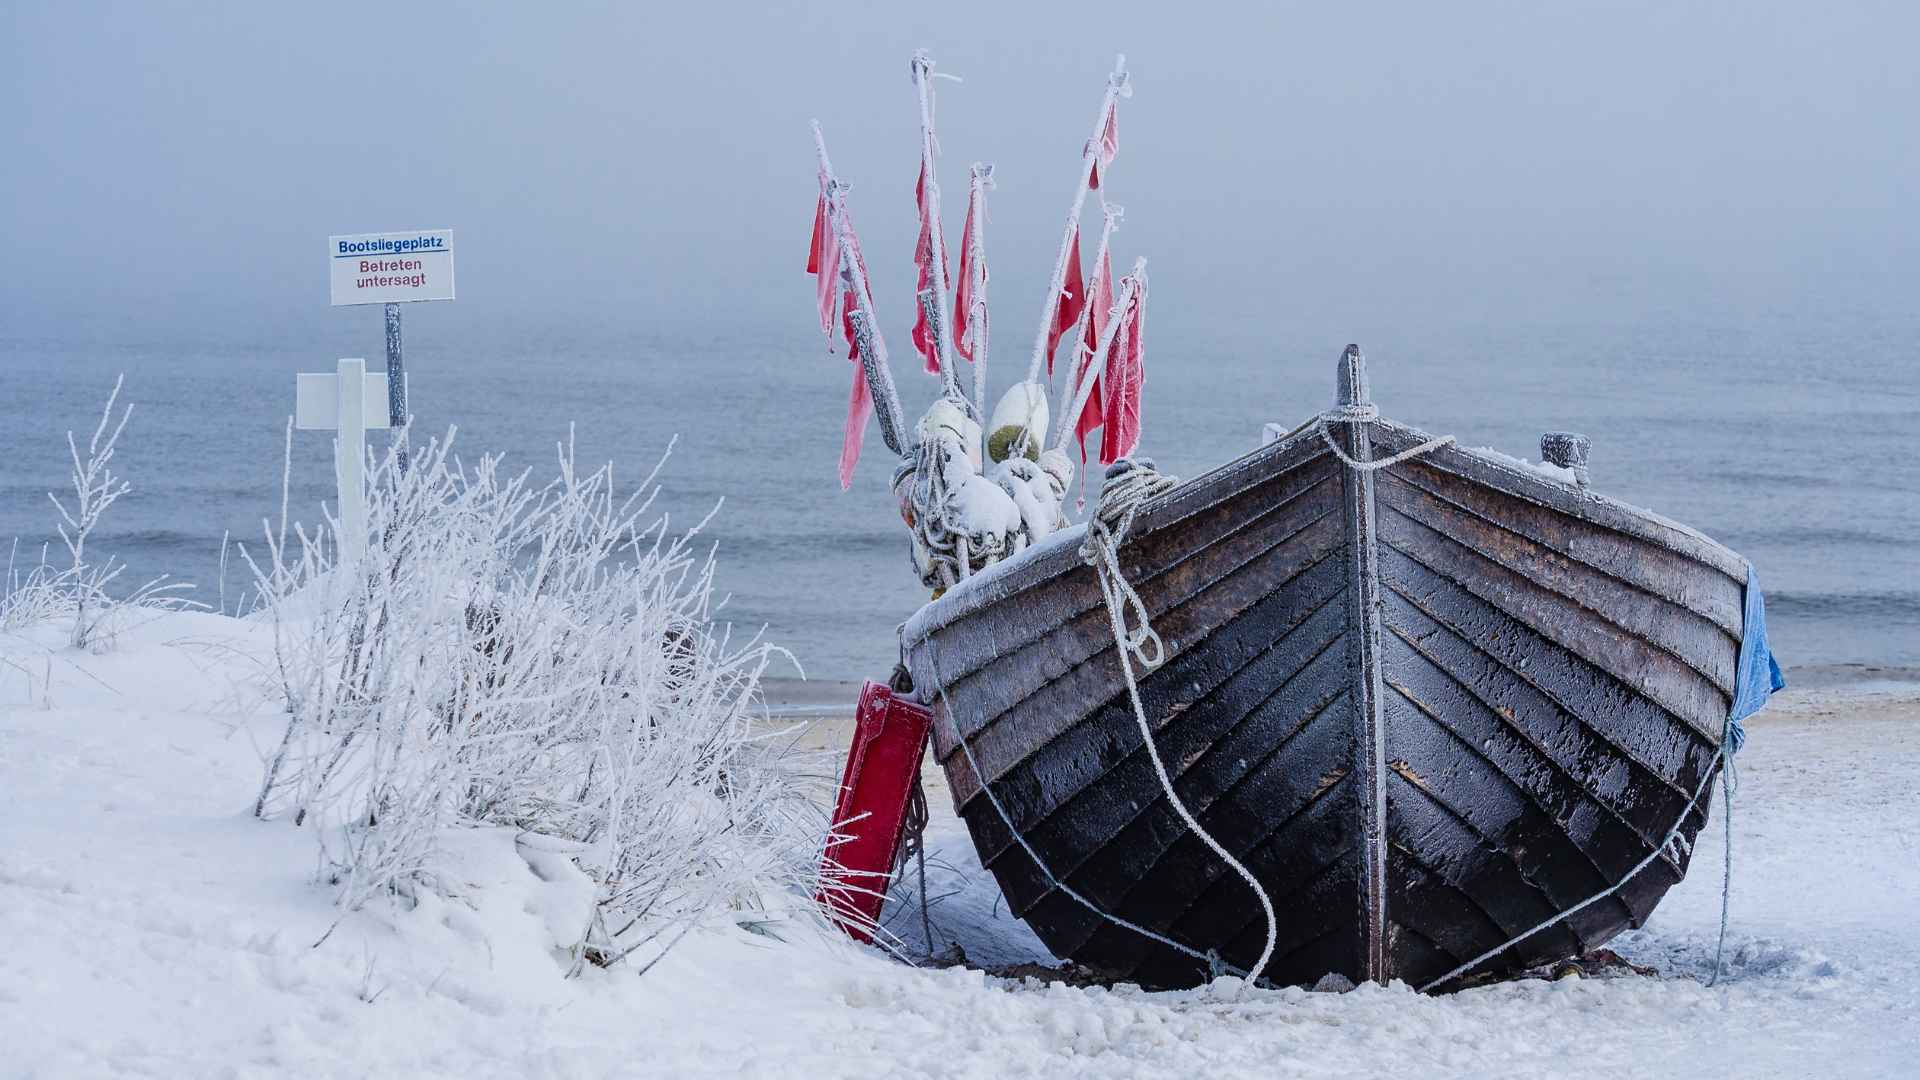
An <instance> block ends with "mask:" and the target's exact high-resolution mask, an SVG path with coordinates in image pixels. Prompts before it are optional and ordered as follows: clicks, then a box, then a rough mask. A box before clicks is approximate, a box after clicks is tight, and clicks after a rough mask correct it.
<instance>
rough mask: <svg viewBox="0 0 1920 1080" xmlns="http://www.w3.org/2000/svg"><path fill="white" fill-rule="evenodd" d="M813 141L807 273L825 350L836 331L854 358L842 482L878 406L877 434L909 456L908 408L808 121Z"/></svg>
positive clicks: (828, 167)
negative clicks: (814, 192) (814, 181)
mask: <svg viewBox="0 0 1920 1080" xmlns="http://www.w3.org/2000/svg"><path fill="white" fill-rule="evenodd" d="M813 145H814V149H815V151H816V152H817V154H818V155H819V166H820V200H819V202H818V203H817V204H816V206H815V208H814V213H813V238H812V242H811V244H810V246H809V247H808V249H807V273H809V274H813V275H815V276H816V278H817V279H818V285H819V309H820V329H821V331H822V332H823V333H825V334H826V335H827V351H828V352H832V351H833V340H834V338H835V337H836V336H840V337H842V338H844V340H845V341H846V344H847V359H848V360H850V361H852V362H853V363H854V364H855V365H856V366H855V368H854V372H853V390H852V393H851V394H850V395H849V397H848V400H847V422H846V428H845V431H844V433H843V435H842V437H841V442H840V488H841V490H843V491H844V490H846V489H847V488H848V487H851V486H852V484H853V466H854V464H855V463H856V462H858V461H859V460H860V446H861V443H862V442H863V441H864V440H865V438H866V431H867V416H868V415H869V414H870V413H873V412H874V411H875V410H876V408H877V409H878V413H879V417H880V437H881V438H883V439H885V440H886V443H887V448H888V449H890V450H892V451H893V452H894V453H896V454H899V455H901V456H902V457H904V456H906V454H907V453H908V451H909V449H910V447H909V445H908V443H907V422H906V414H905V412H904V411H903V410H902V409H901V408H900V393H899V391H898V390H895V389H894V386H893V373H892V372H890V371H888V370H887V346H886V343H885V342H884V341H882V340H881V338H880V323H879V321H878V320H876V319H875V318H874V315H873V293H872V292H871V291H870V289H869V287H868V280H869V279H868V277H867V260H866V257H865V256H863V255H862V254H861V253H860V240H859V238H858V237H856V236H855V235H854V232H853V218H852V217H851V216H850V215H849V214H848V213H847V186H846V185H845V184H843V183H841V182H840V180H839V178H838V177H836V176H834V174H833V163H832V162H831V161H829V160H828V158H827V137H826V135H825V134H824V133H822V132H821V130H820V122H819V121H818V120H815V121H814V122H813Z"/></svg>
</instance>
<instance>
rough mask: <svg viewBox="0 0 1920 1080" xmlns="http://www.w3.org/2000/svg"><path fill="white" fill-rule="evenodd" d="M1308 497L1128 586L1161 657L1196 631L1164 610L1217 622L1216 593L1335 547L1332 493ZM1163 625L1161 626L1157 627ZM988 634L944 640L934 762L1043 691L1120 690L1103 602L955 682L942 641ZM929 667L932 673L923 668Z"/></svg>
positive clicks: (979, 623)
mask: <svg viewBox="0 0 1920 1080" xmlns="http://www.w3.org/2000/svg"><path fill="white" fill-rule="evenodd" d="M1327 487H1329V488H1330V487H1331V485H1327ZM1316 490H1319V488H1318V487H1310V488H1309V489H1308V490H1306V491H1303V492H1297V493H1294V494H1293V495H1291V496H1290V497H1289V498H1288V501H1287V502H1285V503H1283V504H1280V505H1279V506H1277V507H1275V508H1273V509H1272V511H1271V512H1268V513H1263V514H1261V515H1260V516H1259V519H1258V520H1257V521H1256V522H1254V523H1253V524H1251V525H1250V526H1249V527H1248V528H1246V529H1244V530H1242V531H1240V532H1238V533H1235V534H1233V535H1231V536H1229V537H1227V538H1225V539H1224V540H1222V541H1220V542H1219V543H1215V544H1210V545H1209V546H1208V547H1207V549H1206V550H1205V551H1203V552H1202V553H1201V554H1199V555H1197V556H1195V557H1194V558H1192V559H1188V560H1185V561H1183V562H1181V563H1180V564H1179V565H1178V566H1175V567H1173V568H1172V569H1170V570H1168V571H1166V572H1165V573H1163V574H1161V575H1159V576H1157V577H1154V578H1150V579H1147V580H1145V581H1136V582H1135V585H1134V587H1135V590H1136V591H1137V592H1139V594H1140V597H1141V600H1142V602H1144V603H1145V604H1146V605H1147V611H1148V614H1149V616H1150V617H1151V618H1152V619H1153V620H1154V626H1155V628H1156V630H1158V631H1159V633H1160V635H1161V638H1162V640H1163V641H1165V642H1166V644H1167V647H1168V649H1169V651H1171V652H1177V651H1179V650H1180V649H1182V648H1183V647H1185V646H1187V645H1189V644H1190V643H1191V640H1192V637H1193V634H1194V633H1195V631H1193V630H1187V631H1185V634H1184V636H1183V629H1182V628H1183V626H1186V625H1187V624H1175V623H1173V622H1170V621H1169V619H1168V616H1169V613H1171V612H1173V611H1174V610H1176V609H1179V608H1182V607H1185V606H1187V605H1189V604H1190V603H1191V602H1194V601H1197V600H1200V599H1201V598H1202V597H1203V596H1211V597H1213V598H1214V599H1212V600H1208V601H1206V602H1205V604H1206V606H1202V607H1201V608H1199V609H1198V610H1199V612H1200V613H1199V614H1198V615H1195V616H1192V617H1193V618H1199V619H1202V620H1205V619H1209V618H1213V619H1217V618H1219V617H1220V615H1219V612H1220V611H1222V610H1230V609H1221V608H1220V607H1219V606H1218V605H1219V603H1220V602H1221V601H1220V599H1219V597H1220V595H1221V594H1222V592H1223V591H1226V590H1237V591H1238V594H1239V595H1241V596H1246V595H1248V594H1249V593H1252V594H1253V595H1259V590H1260V589H1261V577H1260V575H1263V574H1265V575H1271V576H1272V578H1273V580H1274V581H1275V582H1276V583H1277V582H1279V581H1284V580H1286V579H1287V578H1288V577H1291V576H1292V575H1293V574H1295V573H1298V572H1299V570H1300V569H1302V568H1303V566H1304V565H1305V562H1310V561H1317V557H1318V555H1320V554H1324V553H1326V552H1329V551H1331V550H1333V549H1334V548H1336V547H1338V546H1339V545H1340V544H1341V543H1342V538H1341V536H1340V533H1339V525H1338V522H1337V521H1331V520H1328V518H1329V517H1330V516H1331V515H1332V513H1333V510H1334V506H1335V503H1334V502H1333V499H1332V497H1331V495H1330V494H1328V495H1321V496H1320V497H1317V498H1316V497H1314V495H1313V492H1314V491H1316ZM1158 539H1160V540H1163V541H1164V540H1165V539H1167V538H1166V537H1160V538H1158ZM1129 580H1133V579H1129ZM1209 612H1212V613H1213V614H1208V613H1209ZM1163 623H1166V624H1167V625H1166V626H1165V627H1163V626H1162V624H1163ZM1193 625H1197V626H1198V627H1199V630H1198V631H1197V632H1198V633H1200V634H1204V632H1205V630H1206V629H1207V628H1208V627H1209V626H1210V625H1211V624H1210V623H1208V622H1205V621H1202V622H1199V623H1197V624H1193ZM992 628H993V627H992V624H991V623H987V622H985V621H983V620H978V619H976V620H969V621H968V622H966V623H962V624H960V625H958V626H955V627H952V628H950V629H949V630H947V631H946V632H945V633H944V634H943V635H942V638H941V650H940V657H939V659H940V664H939V675H940V677H941V678H942V679H943V680H944V683H943V685H944V689H945V694H944V700H945V701H948V702H951V703H952V706H953V708H952V712H953V714H954V718H953V720H951V721H949V722H944V723H940V724H937V725H936V731H937V733H938V734H937V737H936V740H935V746H934V749H935V753H936V754H937V755H938V756H939V757H940V758H941V759H942V760H944V759H945V758H946V756H947V755H948V754H950V753H952V751H953V747H954V739H955V738H956V737H957V736H959V735H961V734H966V735H969V736H976V737H977V736H978V734H979V733H980V732H981V731H983V730H985V729H989V728H991V727H992V726H993V724H994V723H995V722H996V721H998V720H999V719H1000V718H1001V717H1002V716H1003V715H1005V713H1006V712H1007V710H1008V709H1009V708H1012V707H1015V706H1018V705H1021V704H1023V703H1024V702H1026V701H1027V700H1029V699H1032V698H1034V697H1035V696H1036V695H1038V694H1041V693H1043V692H1051V693H1055V694H1061V693H1066V694H1071V695H1074V696H1076V697H1078V698H1080V699H1081V700H1096V701H1098V700H1104V699H1105V697H1106V696H1109V695H1111V694H1114V693H1117V692H1119V690H1120V689H1121V681H1120V671H1119V665H1118V663H1117V662H1115V661H1114V660H1113V659H1111V657H1112V653H1113V629H1112V625H1111V623H1110V621H1109V619H1108V616H1107V611H1106V606H1105V604H1104V603H1099V604H1097V605H1096V606H1095V607H1094V608H1092V609H1090V610H1088V611H1086V612H1084V613H1082V614H1081V615H1078V616H1075V617H1074V618H1072V619H1069V620H1066V621H1065V622H1064V623H1062V624H1061V625H1060V626H1058V627H1056V628H1054V629H1053V630H1051V631H1049V632H1047V633H1046V634H1045V635H1043V636H1041V637H1039V638H1037V639H1036V640H1034V641H1033V642H1031V643H1030V644H1028V645H1026V646H1023V647H1021V648H1018V649H1009V650H1005V651H1004V652H1003V653H1002V660H1001V661H1000V663H998V664H996V665H995V666H993V667H992V668H991V669H989V670H988V671H986V672H978V673H975V674H974V675H971V676H964V677H959V678H956V677H954V675H953V674H952V673H951V671H950V670H949V667H948V652H947V650H948V646H949V643H950V642H951V643H959V644H965V643H967V642H969V641H973V644H972V645H971V646H970V647H971V648H973V649H974V651H980V650H983V649H985V648H986V647H987V645H985V644H982V643H981V640H984V638H983V639H981V640H975V639H974V635H979V634H981V633H982V632H983V631H989V630H991V629H992ZM1090 661H1091V662H1090ZM928 667H929V669H931V665H928ZM1062 680H1068V681H1069V685H1068V686H1065V687H1050V686H1049V684H1052V683H1058V682H1060V681H1062ZM1103 688H1104V691H1105V692H1104V693H1102V689H1103ZM976 756H977V755H976ZM983 764H984V762H983Z"/></svg>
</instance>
